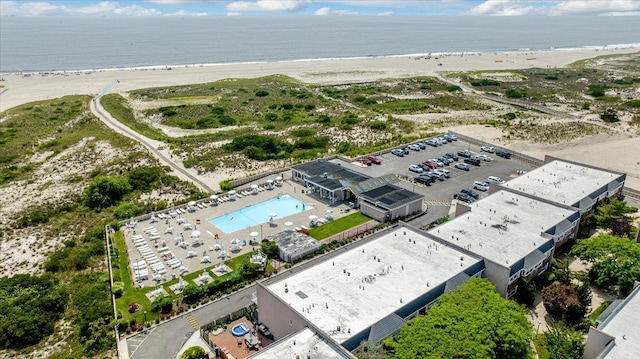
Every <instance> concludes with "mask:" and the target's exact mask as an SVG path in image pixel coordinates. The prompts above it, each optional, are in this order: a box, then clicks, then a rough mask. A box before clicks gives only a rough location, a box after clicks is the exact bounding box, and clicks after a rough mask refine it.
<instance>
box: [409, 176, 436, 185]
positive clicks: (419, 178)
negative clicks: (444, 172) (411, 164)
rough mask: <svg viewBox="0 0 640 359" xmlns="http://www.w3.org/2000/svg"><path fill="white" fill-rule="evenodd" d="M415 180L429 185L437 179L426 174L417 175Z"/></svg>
mask: <svg viewBox="0 0 640 359" xmlns="http://www.w3.org/2000/svg"><path fill="white" fill-rule="evenodd" d="M414 180H415V181H416V182H418V183H422V184H424V185H427V186H428V185H430V184H432V183H433V182H434V181H435V179H434V178H433V177H431V176H426V175H420V176H417V177H416V178H414Z"/></svg>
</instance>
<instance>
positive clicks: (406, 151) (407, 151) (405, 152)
mask: <svg viewBox="0 0 640 359" xmlns="http://www.w3.org/2000/svg"><path fill="white" fill-rule="evenodd" d="M402 150H403V151H404V154H405V155H408V154H409V152H410V151H409V148H408V147H405V148H403V149H402Z"/></svg>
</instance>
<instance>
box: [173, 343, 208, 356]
mask: <svg viewBox="0 0 640 359" xmlns="http://www.w3.org/2000/svg"><path fill="white" fill-rule="evenodd" d="M206 357H207V356H206V353H205V351H204V349H203V348H202V347H199V346H195V347H190V348H187V350H185V351H184V352H183V353H182V355H181V356H180V359H201V358H206Z"/></svg>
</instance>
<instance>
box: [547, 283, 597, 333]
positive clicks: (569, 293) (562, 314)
mask: <svg viewBox="0 0 640 359" xmlns="http://www.w3.org/2000/svg"><path fill="white" fill-rule="evenodd" d="M542 303H543V304H544V307H545V309H546V310H547V312H548V313H549V314H551V315H552V316H553V317H554V318H557V319H564V320H566V321H567V322H569V323H572V324H577V323H579V322H580V321H582V319H584V315H585V314H586V313H587V310H588V307H587V306H584V305H583V304H582V303H581V302H580V298H579V297H578V294H577V293H576V290H575V288H574V286H573V285H571V284H563V283H553V284H551V285H550V286H548V287H545V288H544V289H542Z"/></svg>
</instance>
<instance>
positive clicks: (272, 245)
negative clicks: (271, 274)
mask: <svg viewBox="0 0 640 359" xmlns="http://www.w3.org/2000/svg"><path fill="white" fill-rule="evenodd" d="M260 251H261V252H262V253H264V254H265V255H266V256H267V257H269V258H278V253H279V251H280V248H278V244H277V243H276V242H274V241H268V242H264V243H262V245H261V246H260Z"/></svg>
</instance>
